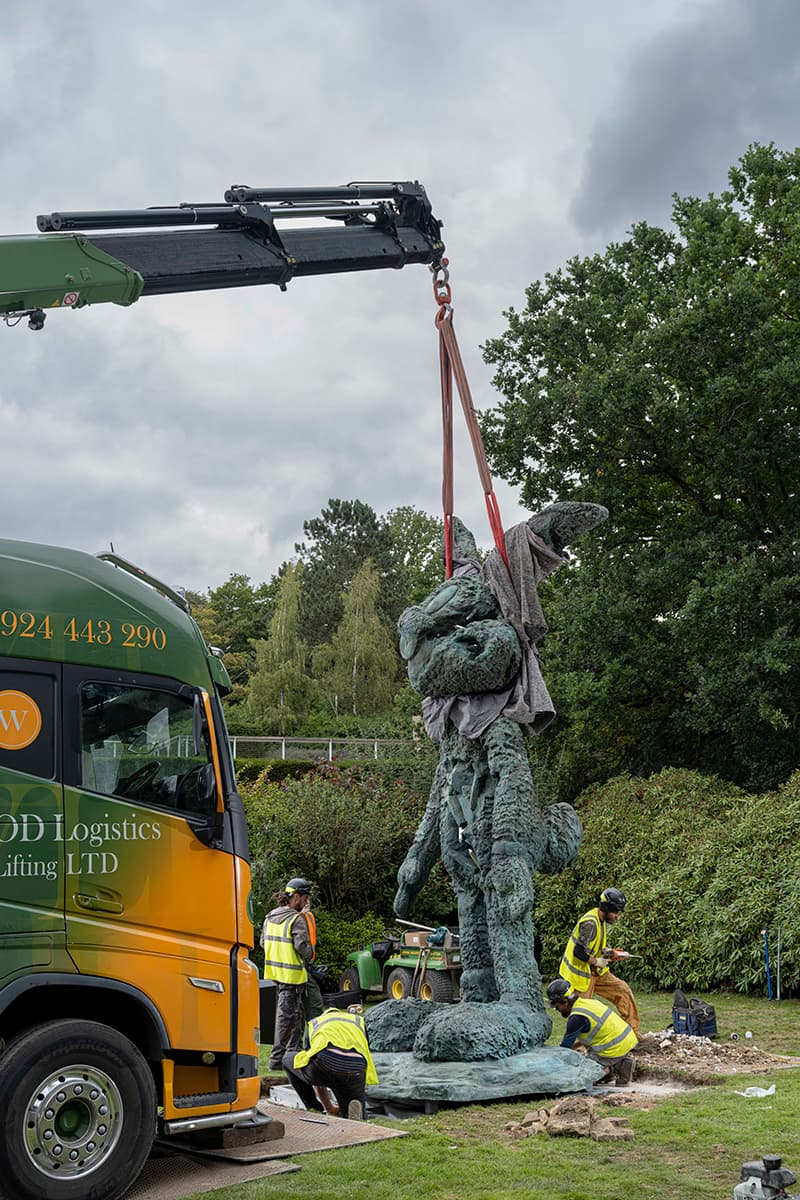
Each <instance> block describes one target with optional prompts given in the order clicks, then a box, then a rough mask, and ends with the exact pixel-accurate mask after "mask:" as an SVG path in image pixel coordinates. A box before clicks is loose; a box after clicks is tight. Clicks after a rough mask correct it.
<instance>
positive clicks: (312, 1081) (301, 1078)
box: [283, 1047, 367, 1117]
mask: <svg viewBox="0 0 800 1200" xmlns="http://www.w3.org/2000/svg"><path fill="white" fill-rule="evenodd" d="M298 1053H299V1051H297V1050H291V1051H290V1052H289V1053H288V1054H286V1055H285V1056H284V1059H283V1069H284V1071H285V1072H286V1074H287V1075H288V1076H289V1082H290V1083H291V1085H292V1087H293V1088H294V1090H295V1091H296V1092H297V1094H298V1096H299V1097H300V1099H301V1100H302V1101H303V1104H305V1106H306V1108H310V1109H313V1110H314V1111H315V1112H322V1111H323V1108H322V1105H321V1104H320V1102H319V1100H318V1099H317V1097H316V1095H315V1094H314V1088H315V1087H325V1088H330V1090H331V1091H332V1092H333V1094H334V1096H335V1097H336V1103H337V1104H338V1105H339V1113H340V1115H341V1116H343V1117H346V1116H347V1106H348V1105H349V1103H350V1101H351V1100H360V1101H361V1107H362V1112H363V1111H364V1110H365V1109H366V1103H367V1096H366V1092H365V1090H364V1084H365V1080H366V1076H367V1061H366V1059H365V1058H364V1057H363V1055H361V1054H342V1053H341V1052H340V1051H338V1050H335V1049H333V1048H332V1047H329V1048H328V1049H326V1050H320V1052H319V1053H318V1054H315V1055H314V1057H313V1058H310V1059H309V1060H308V1063H307V1064H306V1066H304V1067H296V1066H295V1065H294V1060H295V1058H296V1056H297V1054H298Z"/></svg>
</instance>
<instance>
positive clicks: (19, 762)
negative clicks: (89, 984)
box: [0, 613, 69, 982]
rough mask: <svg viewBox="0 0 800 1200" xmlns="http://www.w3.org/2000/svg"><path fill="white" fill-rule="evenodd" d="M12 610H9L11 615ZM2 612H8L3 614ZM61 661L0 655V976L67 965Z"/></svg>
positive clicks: (0, 978)
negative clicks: (61, 763)
mask: <svg viewBox="0 0 800 1200" xmlns="http://www.w3.org/2000/svg"><path fill="white" fill-rule="evenodd" d="M12 615H13V614H12ZM3 616H4V617H5V616H6V614H5V613H4V614H3ZM59 671H60V668H59V667H57V666H51V665H49V664H44V663H37V662H32V661H29V660H27V659H18V658H0V981H2V982H9V981H10V980H11V979H12V978H14V977H15V976H17V975H24V974H27V973H28V972H29V971H35V970H37V969H39V970H46V969H48V968H52V967H56V968H57V969H64V968H65V964H66V966H67V969H69V966H68V964H67V963H66V954H65V951H64V854H63V844H62V843H61V841H60V836H59V835H60V831H61V826H62V823H63V819H64V797H63V791H62V787H61V780H60V774H61V771H60V746H61V739H60V735H59V719H58V714H59V704H58V690H59V682H60V676H59Z"/></svg>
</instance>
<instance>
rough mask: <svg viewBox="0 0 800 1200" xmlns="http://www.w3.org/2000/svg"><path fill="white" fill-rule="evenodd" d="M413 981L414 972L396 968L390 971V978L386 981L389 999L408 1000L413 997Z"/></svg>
mask: <svg viewBox="0 0 800 1200" xmlns="http://www.w3.org/2000/svg"><path fill="white" fill-rule="evenodd" d="M413 979H414V973H413V971H407V970H406V968H405V967H395V969H394V970H393V971H390V972H389V978H388V979H387V980H386V991H387V992H388V994H389V999H390V1000H406V999H407V998H408V997H409V996H410V995H411V984H412V982H413Z"/></svg>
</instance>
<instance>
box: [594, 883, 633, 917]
mask: <svg viewBox="0 0 800 1200" xmlns="http://www.w3.org/2000/svg"><path fill="white" fill-rule="evenodd" d="M627 903H628V901H627V900H626V899H625V893H624V892H621V891H620V890H619V888H615V887H610V888H606V889H605V891H604V892H601V894H600V904H599V907H600V908H602V910H603V912H624V911H625V905H626V904H627Z"/></svg>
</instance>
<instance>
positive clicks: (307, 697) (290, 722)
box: [248, 564, 314, 737]
mask: <svg viewBox="0 0 800 1200" xmlns="http://www.w3.org/2000/svg"><path fill="white" fill-rule="evenodd" d="M299 619H300V570H299V569H297V568H295V567H293V566H292V565H291V564H288V565H287V566H286V567H285V568H284V572H283V577H282V579H281V581H280V587H279V590H278V597H277V601H276V604H275V611H274V613H273V615H272V620H271V621H270V626H269V636H268V637H267V638H266V639H259V640H257V641H256V642H255V643H254V648H255V656H256V669H255V671H254V673H253V674H252V675H251V677H250V684H249V688H248V707H249V709H250V713H251V714H252V717H253V719H254V721H255V723H256V725H257V726H258V728H259V729H261V730H262V731H263V732H264V733H267V734H279V735H280V736H282V737H285V736H286V734H288V733H292V732H293V731H294V730H295V729H296V728H297V726H298V724H299V722H300V721H301V720H302V718H303V717H304V716H305V715H306V713H307V712H308V710H309V708H310V707H311V702H312V699H313V696H314V684H313V682H312V680H311V679H310V678H309V676H308V675H307V674H306V669H305V665H306V648H305V645H304V644H303V642H301V641H300V640H299V638H298V634H297V631H298V625H299Z"/></svg>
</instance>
